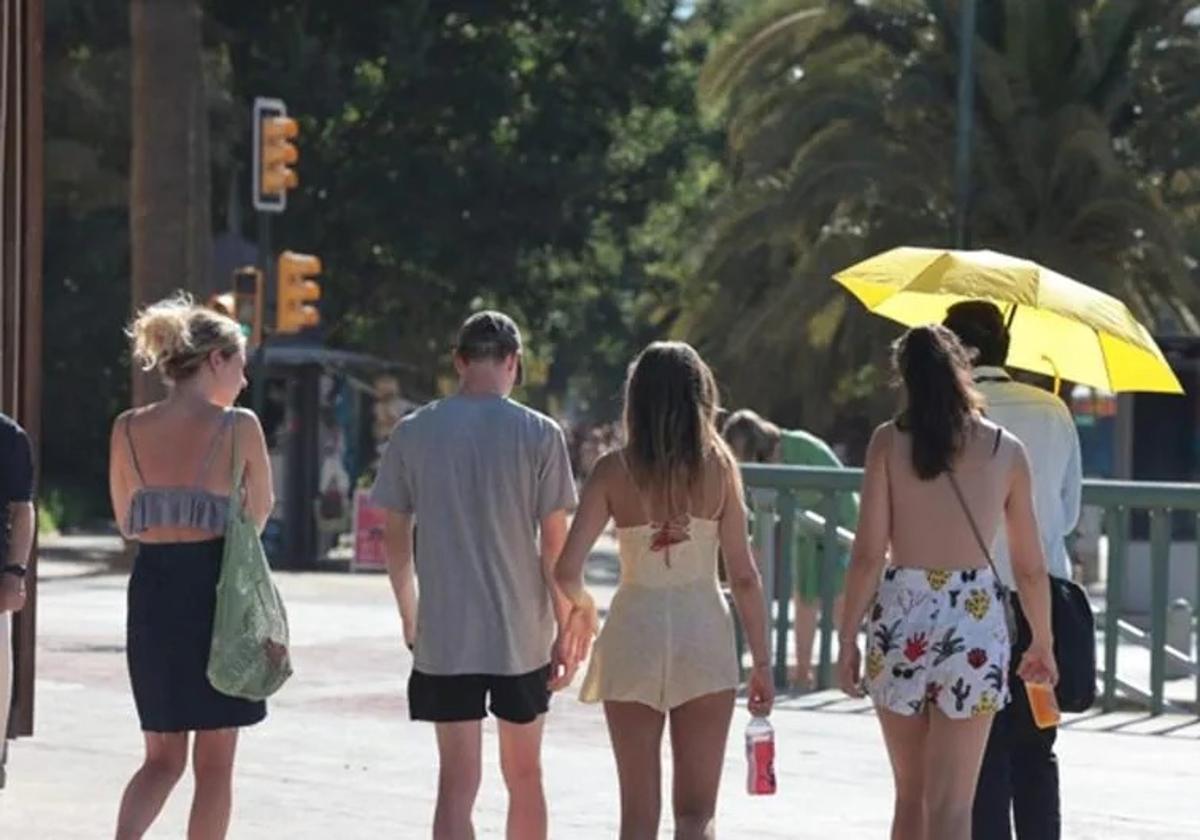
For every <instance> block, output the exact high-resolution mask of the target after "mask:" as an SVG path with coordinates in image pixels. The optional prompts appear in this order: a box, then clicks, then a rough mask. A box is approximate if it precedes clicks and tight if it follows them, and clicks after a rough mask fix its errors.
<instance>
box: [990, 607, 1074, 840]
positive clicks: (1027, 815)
mask: <svg viewBox="0 0 1200 840" xmlns="http://www.w3.org/2000/svg"><path fill="white" fill-rule="evenodd" d="M1013 605H1014V607H1015V608H1016V613H1017V625H1018V632H1017V644H1016V646H1015V647H1014V648H1013V658H1012V670H1011V671H1010V674H1009V678H1010V681H1009V690H1010V691H1011V692H1012V702H1011V703H1009V705H1008V706H1007V707H1006V708H1005V709H1004V710H1003V711H1002V712H1000V713H999V714H997V715H996V720H995V722H994V723H993V724H992V732H991V735H990V736H989V737H988V744H987V751H986V752H985V753H984V756H983V769H982V771H981V772H980V774H979V786H978V787H977V788H976V791H975V808H974V813H973V819H972V823H973V829H972V834H971V836H972V838H973V840H1012V837H1013V827H1014V824H1015V827H1016V830H1017V834H1016V837H1017V840H1059V838H1060V837H1061V835H1062V816H1061V813H1060V811H1059V800H1058V758H1057V757H1056V756H1055V755H1054V742H1055V740H1056V739H1057V737H1058V730H1057V729H1038V728H1037V727H1036V726H1035V725H1034V723H1033V713H1032V712H1031V711H1030V709H1029V698H1028V696H1027V695H1026V694H1025V683H1024V682H1022V681H1021V679H1020V678H1019V677H1018V676H1017V673H1016V670H1017V665H1018V664H1020V661H1021V654H1022V653H1024V652H1025V650H1026V649H1027V648H1028V647H1029V641H1030V632H1029V625H1028V623H1027V622H1026V620H1025V615H1024V613H1023V612H1022V611H1021V605H1020V603H1018V602H1017V600H1016V598H1015V597H1014V598H1013Z"/></svg>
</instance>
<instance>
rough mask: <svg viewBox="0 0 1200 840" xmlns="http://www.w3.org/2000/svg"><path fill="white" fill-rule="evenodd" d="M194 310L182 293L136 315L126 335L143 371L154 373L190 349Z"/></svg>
mask: <svg viewBox="0 0 1200 840" xmlns="http://www.w3.org/2000/svg"><path fill="white" fill-rule="evenodd" d="M194 307H195V304H194V303H193V302H192V299H191V297H190V296H189V295H187V294H186V293H182V292H181V293H179V294H177V295H174V296H173V297H169V298H167V299H166V300H162V301H159V302H158V303H156V304H153V305H152V306H148V307H146V308H145V309H143V310H142V311H141V312H139V313H138V315H137V317H136V318H134V320H133V324H132V325H131V326H130V328H129V330H128V334H129V337H130V338H131V339H132V340H133V357H134V359H135V360H136V361H137V362H138V364H139V365H141V367H142V370H153V369H154V368H156V367H160V366H161V365H162V364H163V362H164V361H166V360H167V359H170V358H171V357H172V356H176V355H179V354H181V353H187V352H188V351H190V350H191V349H192V336H191V328H190V324H189V322H190V319H191V313H192V311H193V309H194Z"/></svg>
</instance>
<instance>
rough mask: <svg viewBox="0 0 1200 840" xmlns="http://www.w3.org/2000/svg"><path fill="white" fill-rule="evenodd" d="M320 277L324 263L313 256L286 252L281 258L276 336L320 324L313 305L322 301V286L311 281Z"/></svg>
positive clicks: (319, 314)
mask: <svg viewBox="0 0 1200 840" xmlns="http://www.w3.org/2000/svg"><path fill="white" fill-rule="evenodd" d="M320 273H321V260H320V259H318V258H317V257H314V256H312V255H311V254H297V253H296V252H295V251H284V252H283V253H282V254H280V255H279V264H278V266H277V269H276V277H277V278H278V282H279V296H278V299H277V303H276V306H277V312H276V318H275V330H276V332H281V333H297V332H300V330H302V329H305V328H306V327H315V326H316V325H317V324H319V323H320V322H321V313H320V312H318V311H317V308H316V307H315V306H311V305H310V304H311V303H313V302H315V301H318V300H320V299H321V286H320V284H319V283H317V282H316V281H315V280H312V279H311V278H312V277H315V276H316V275H318V274H320Z"/></svg>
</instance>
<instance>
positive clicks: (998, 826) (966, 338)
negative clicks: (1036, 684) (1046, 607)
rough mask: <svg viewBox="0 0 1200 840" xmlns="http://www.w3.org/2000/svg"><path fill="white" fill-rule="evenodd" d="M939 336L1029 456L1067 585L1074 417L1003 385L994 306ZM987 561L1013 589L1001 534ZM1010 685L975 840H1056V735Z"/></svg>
mask: <svg viewBox="0 0 1200 840" xmlns="http://www.w3.org/2000/svg"><path fill="white" fill-rule="evenodd" d="M945 326H946V327H948V328H949V329H950V330H952V331H953V332H954V333H955V334H957V335H958V337H959V339H961V340H962V342H963V344H965V345H966V346H967V347H968V348H971V349H973V350H974V351H976V352H977V353H978V356H977V358H976V368H975V387H976V388H977V389H978V390H979V392H980V393H981V394H983V396H984V398H985V399H986V400H987V407H986V409H985V410H986V413H987V415H988V417H989V418H990V419H991V420H993V421H994V422H996V423H998V424H999V425H1001V426H1003V427H1004V428H1006V429H1007V430H1008V431H1010V432H1012V433H1013V434H1014V435H1016V437H1017V438H1019V439H1020V441H1021V442H1022V443H1023V444H1024V445H1025V448H1026V450H1027V451H1028V452H1029V463H1030V465H1031V466H1032V467H1033V496H1034V505H1035V508H1036V511H1037V519H1038V524H1039V527H1040V529H1041V537H1042V547H1043V549H1044V551H1045V555H1046V563H1047V566H1048V569H1049V572H1050V574H1051V575H1053V576H1055V577H1058V578H1063V579H1070V577H1071V564H1070V559H1069V557H1068V555H1067V547H1066V538H1067V536H1068V535H1069V534H1070V533H1071V532H1072V531H1073V530H1074V529H1075V525H1076V523H1077V522H1078V520H1079V509H1080V493H1081V485H1082V473H1081V467H1080V454H1079V435H1078V433H1077V431H1076V429H1075V423H1074V421H1073V420H1072V419H1071V413H1070V411H1069V410H1068V409H1067V407H1066V405H1065V404H1064V403H1063V401H1062V400H1060V399H1059V398H1058V397H1057V396H1055V395H1054V394H1051V393H1049V392H1048V391H1043V390H1041V389H1040V388H1035V387H1033V386H1031V385H1025V384H1022V383H1019V382H1016V381H1014V380H1013V379H1012V377H1010V376H1009V375H1008V372H1007V371H1006V370H1005V369H1004V365H1005V363H1006V361H1007V359H1008V347H1009V342H1010V339H1009V332H1008V328H1007V326H1006V325H1005V322H1004V316H1003V315H1002V314H1001V312H1000V309H999V308H998V307H997V306H996V305H995V304H992V303H988V302H985V301H969V302H966V303H959V304H956V305H954V306H952V307H950V310H949V312H948V313H947V315H946V320H945ZM993 559H994V560H995V563H996V568H997V571H998V572H999V574H1000V576H1001V577H1002V578H1003V579H1004V582H1005V583H1006V584H1007V585H1008V586H1009V587H1010V589H1011V587H1012V586H1013V584H1014V581H1013V577H1012V566H1011V563H1010V560H1009V553H1008V545H1007V536H1006V535H1005V534H1004V533H1003V531H1001V534H1000V537H999V539H998V541H997V544H996V546H995V547H994V549H993ZM1014 607H1015V609H1016V611H1017V612H1018V613H1019V612H1020V609H1021V607H1020V604H1019V603H1017V602H1016V600H1015V595H1014ZM1018 621H1019V622H1020V619H1018ZM1013 641H1014V646H1015V648H1016V649H1014V652H1013V653H1014V659H1013V661H1014V662H1019V661H1020V654H1021V650H1020V649H1019V646H1020V641H1018V640H1016V639H1014V640H1013ZM1021 641H1027V640H1021ZM1011 679H1012V703H1011V704H1010V705H1009V706H1008V707H1006V708H1005V709H1004V710H1003V711H1001V712H1000V713H999V714H997V715H996V720H995V723H994V724H993V726H992V732H991V736H990V738H989V740H988V745H987V751H986V753H985V754H984V759H983V769H982V772H981V773H980V776H979V785H978V789H977V792H976V795H975V808H974V832H973V837H974V838H975V840H998V838H1005V840H1008V838H1011V837H1012V823H1013V822H1014V821H1015V824H1016V831H1017V838H1018V840H1058V838H1059V836H1060V835H1061V817H1060V812H1059V790H1058V761H1057V759H1056V758H1055V755H1054V741H1055V738H1056V736H1057V730H1056V729H1054V728H1050V729H1038V728H1037V726H1036V725H1035V724H1034V721H1033V715H1032V713H1031V712H1030V709H1029V701H1028V699H1027V697H1026V695H1025V691H1024V688H1023V686H1022V684H1021V681H1020V678H1019V677H1017V676H1016V674H1015V673H1014V674H1013V675H1012V676H1011ZM1010 813H1011V817H1012V819H1010Z"/></svg>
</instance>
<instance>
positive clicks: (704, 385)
mask: <svg viewBox="0 0 1200 840" xmlns="http://www.w3.org/2000/svg"><path fill="white" fill-rule="evenodd" d="M716 410H717V392H716V384H715V382H714V380H713V376H712V373H711V371H709V369H708V367H707V365H705V364H704V362H703V361H702V360H701V358H700V356H699V355H698V354H697V353H696V351H695V350H693V349H692V348H691V347H689V346H688V345H686V344H679V343H657V344H652V345H651V346H650V347H648V348H647V349H646V350H645V351H644V352H643V353H642V354H641V355H640V356H639V357H638V359H637V361H636V362H635V363H634V366H633V369H632V372H631V374H630V378H629V382H628V384H627V386H626V402H625V427H626V440H627V441H628V445H627V447H626V448H625V449H624V450H622V451H620V452H613V453H610V454H608V455H606V456H605V457H604V458H602V459H601V460H600V461H599V462H598V463H597V465H596V467H595V469H594V471H593V473H592V476H591V478H590V479H589V480H588V483H587V485H586V487H585V488H584V491H583V497H582V500H581V501H580V506H579V512H578V514H577V515H576V517H575V521H574V523H573V525H572V527H571V533H570V535H569V536H568V538H567V545H566V548H565V549H564V550H563V554H562V557H561V559H560V560H559V563H558V565H557V568H556V571H555V576H556V579H557V581H558V583H559V585H560V586H561V587H562V589H563V591H564V593H565V594H566V595H567V597H568V598H570V599H571V601H572V602H573V604H574V605H575V609H574V611H573V612H572V615H571V621H570V626H569V627H568V628H567V632H565V633H564V636H563V639H564V641H563V644H562V648H561V649H560V651H559V655H560V658H561V659H563V660H564V661H566V662H568V663H572V664H573V663H575V662H578V661H579V660H580V659H582V658H583V656H584V655H586V648H587V645H588V642H589V641H590V639H591V636H592V633H593V631H594V628H595V626H596V610H595V606H594V604H593V602H592V599H591V597H590V596H589V595H588V593H587V591H586V590H585V589H584V586H583V565H584V561H585V560H586V559H587V556H588V554H589V552H590V551H591V549H592V546H593V545H594V544H595V542H596V539H597V538H598V537H599V535H600V533H601V532H602V531H603V530H604V528H605V527H606V526H607V525H608V522H609V520H610V519H612V520H615V521H616V525H617V536H618V544H619V548H620V559H621V584H620V587H619V589H618V591H617V594H616V596H615V597H614V599H613V602H612V606H611V609H610V610H609V614H608V618H607V620H606V621H605V623H604V630H603V632H602V633H601V634H600V637H599V639H597V641H596V645H595V650H594V651H593V652H592V658H591V663H590V666H589V668H588V673H587V677H586V678H585V680H584V684H583V690H582V694H581V697H582V699H583V700H584V701H586V702H603V703H604V711H605V716H606V717H607V719H608V727H609V734H610V736H611V738H612V744H613V751H614V753H615V754H616V760H617V774H618V777H619V781H620V787H621V838H622V840H635V838H636V840H641V838H652V837H657V836H658V823H659V816H660V810H661V787H662V771H661V766H660V756H661V744H662V735H663V730H664V728H665V726H666V724H667V722H668V721H669V722H670V726H671V748H672V753H673V757H674V782H675V785H674V792H673V793H674V796H673V804H674V810H675V836H676V837H677V838H708V837H714V836H715V833H714V832H715V827H714V815H715V811H716V800H717V789H718V787H719V784H720V778H721V767H722V765H723V763H724V757H725V743H726V738H727V736H728V732H729V725H730V719H731V717H732V713H733V705H734V695H735V691H736V689H737V686H738V662H737V657H736V654H735V651H734V634H733V622H732V618H731V616H730V614H729V608H728V606H727V605H726V602H725V599H724V597H723V596H722V594H721V590H720V585H719V583H718V579H717V555H718V551H720V552H721V553H723V555H724V558H725V564H726V568H727V572H728V577H729V583H730V586H731V588H732V590H733V596H734V602H735V605H736V607H737V610H738V613H739V615H740V617H741V619H742V625H743V626H744V627H745V628H746V635H747V640H748V642H749V646H750V650H751V653H752V656H753V665H754V667H753V671H752V672H751V676H750V684H749V689H748V695H749V708H750V711H751V713H752V714H757V715H766V714H768V713H769V712H770V710H771V704H772V701H773V699H774V690H773V687H772V684H771V674H770V670H769V667H768V658H767V640H766V629H765V627H766V624H765V621H766V620H765V615H764V610H763V590H762V580H761V579H760V577H759V574H758V569H757V568H756V567H755V565H754V561H753V559H752V556H751V553H750V546H749V543H748V539H747V526H746V509H745V505H744V503H743V501H742V498H743V495H742V487H741V481H740V477H739V473H738V469H737V466H736V463H735V462H734V460H733V457H732V455H731V454H730V452H729V449H728V448H727V447H726V446H725V443H724V441H723V440H722V439H721V437H720V434H719V433H718V432H717V428H716V424H715V417H716Z"/></svg>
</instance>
